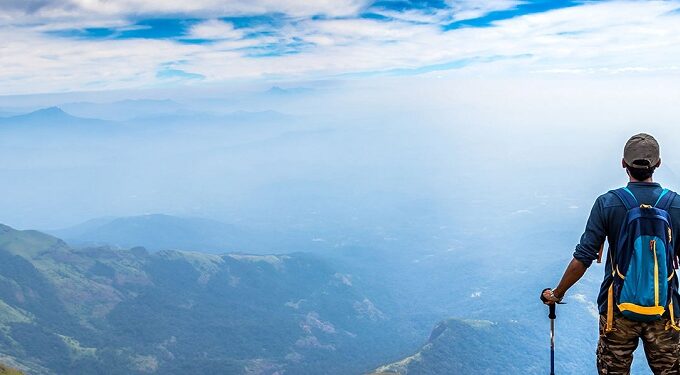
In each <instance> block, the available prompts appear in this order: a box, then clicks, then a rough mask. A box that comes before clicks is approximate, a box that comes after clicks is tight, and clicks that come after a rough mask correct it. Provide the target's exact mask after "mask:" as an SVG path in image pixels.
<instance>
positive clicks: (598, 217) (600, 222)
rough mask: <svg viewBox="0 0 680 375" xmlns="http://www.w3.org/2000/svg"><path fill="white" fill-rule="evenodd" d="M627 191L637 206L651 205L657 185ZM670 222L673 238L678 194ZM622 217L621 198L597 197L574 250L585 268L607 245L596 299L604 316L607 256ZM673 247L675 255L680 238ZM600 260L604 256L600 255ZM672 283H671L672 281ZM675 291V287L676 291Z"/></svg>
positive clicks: (679, 229) (678, 222) (679, 215)
mask: <svg viewBox="0 0 680 375" xmlns="http://www.w3.org/2000/svg"><path fill="white" fill-rule="evenodd" d="M628 189H630V191H632V192H633V195H635V198H637V201H638V202H639V203H640V204H649V205H653V204H654V203H655V202H656V200H657V199H658V198H659V195H660V194H661V191H662V190H663V189H662V188H661V185H659V184H658V183H655V182H630V183H628ZM669 213H670V215H671V221H672V223H671V224H672V226H673V237H675V236H676V235H677V236H680V195H679V196H676V197H675V199H674V200H673V202H672V203H671V208H670V212H669ZM625 217H626V207H625V206H624V205H623V202H621V199H619V197H617V196H616V195H614V193H612V192H608V193H606V194H603V195H600V196H599V197H598V198H597V200H596V201H595V204H594V205H593V209H592V210H591V211H590V217H589V218H588V223H587V224H586V230H585V232H583V235H582V236H581V242H580V243H579V244H578V245H576V251H574V258H576V259H577V260H579V261H581V263H583V264H584V265H585V266H586V267H590V265H591V264H592V263H593V261H594V260H596V259H597V258H598V254H599V252H600V247H601V246H602V244H604V241H605V238H606V239H607V242H608V243H609V246H608V249H607V254H606V255H605V256H606V263H605V268H604V269H605V272H604V280H603V281H602V286H601V287H600V295H599V296H598V298H597V305H598V307H599V310H600V314H606V313H607V292H608V290H609V285H611V282H612V264H611V256H610V254H612V249H616V246H617V244H616V241H617V240H618V238H619V232H620V231H621V224H622V223H623V220H624V219H625ZM673 242H674V246H675V253H676V254H678V247H679V246H678V245H680V237H678V239H677V240H673ZM603 258H604V256H603ZM673 282H675V281H673ZM676 289H677V288H676ZM673 301H674V302H673V305H674V306H680V305H678V292H677V290H676V292H675V294H674V296H673ZM675 315H676V316H677V317H680V308H677V309H675Z"/></svg>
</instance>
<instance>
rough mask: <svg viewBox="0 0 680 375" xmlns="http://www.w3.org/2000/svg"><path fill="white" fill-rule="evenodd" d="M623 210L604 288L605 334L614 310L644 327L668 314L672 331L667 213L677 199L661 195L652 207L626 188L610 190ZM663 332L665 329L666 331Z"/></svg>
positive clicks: (666, 193)
mask: <svg viewBox="0 0 680 375" xmlns="http://www.w3.org/2000/svg"><path fill="white" fill-rule="evenodd" d="M612 193H614V194H616V196H618V197H619V198H620V199H621V201H622V202H623V204H624V206H625V207H626V209H627V210H628V212H627V214H626V219H625V220H624V222H623V224H622V226H621V231H620V233H619V238H618V241H617V248H616V252H615V254H614V255H613V256H612V254H611V252H610V256H611V257H612V259H611V260H612V276H613V281H612V284H611V286H610V287H609V301H608V302H609V305H608V311H607V331H611V330H612V321H613V305H614V304H616V306H617V307H618V309H619V311H620V312H621V314H623V316H624V317H626V318H628V319H631V320H636V321H642V322H649V321H654V320H658V319H661V317H662V316H663V315H664V314H665V313H666V311H667V310H668V312H669V315H670V318H671V321H670V326H671V327H672V328H674V329H680V328H678V327H677V326H676V325H675V317H674V313H673V291H674V290H675V289H676V281H675V268H676V267H675V263H676V258H675V252H674V246H673V233H672V228H673V225H672V222H671V215H670V213H669V209H670V206H671V203H672V202H673V199H674V198H675V197H676V195H677V194H676V193H675V192H672V191H670V190H668V189H664V190H663V191H662V192H661V195H659V198H658V200H657V201H656V203H655V204H654V206H650V205H646V204H639V203H638V201H637V199H636V198H635V195H633V193H632V192H631V191H630V190H629V189H628V188H621V189H617V190H612ZM667 328H668V327H667Z"/></svg>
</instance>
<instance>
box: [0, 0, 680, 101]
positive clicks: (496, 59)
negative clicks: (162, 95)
mask: <svg viewBox="0 0 680 375" xmlns="http://www.w3.org/2000/svg"><path fill="white" fill-rule="evenodd" d="M678 9H680V2H678V1H573V0H559V1H544V0H525V1H516V0H482V1H469V0H419V1H369V0H335V1H330V0H319V1H307V0H285V1H279V0H250V1H231V0H226V1H218V0H193V1H178V0H118V1H106V0H3V1H1V2H0V40H1V41H2V42H0V66H2V70H1V71H0V95H24V94H37V93H63V92H74V91H102V90H115V89H142V88H143V89H148V88H159V87H161V88H167V87H178V86H187V85H190V86H200V85H210V84H225V83H230V84H231V83H243V82H246V83H252V82H278V83H280V82H287V81H296V82H299V81H308V80H328V79H332V80H335V79H340V80H344V79H355V80H356V79H362V78H365V77H370V76H375V75H397V76H400V75H420V74H431V73H433V72H441V71H450V70H465V71H469V72H470V74H481V75H484V74H499V75H501V76H512V75H516V74H521V73H526V74H532V75H534V76H544V75H597V76H609V75H635V74H655V75H663V74H671V75H675V74H677V73H678V71H679V70H680V65H679V64H678V62H677V61H678V57H679V56H680V22H679V21H680V12H679V11H678Z"/></svg>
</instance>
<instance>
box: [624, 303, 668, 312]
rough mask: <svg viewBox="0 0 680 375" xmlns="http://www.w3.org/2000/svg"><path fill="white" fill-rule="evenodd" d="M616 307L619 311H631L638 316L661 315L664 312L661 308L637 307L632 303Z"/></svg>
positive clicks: (663, 308)
mask: <svg viewBox="0 0 680 375" xmlns="http://www.w3.org/2000/svg"><path fill="white" fill-rule="evenodd" d="M618 306H619V310H621V311H631V312H634V313H636V314H640V315H663V313H664V312H665V311H666V308H665V307H663V306H639V305H636V304H634V303H622V304H620V305H618Z"/></svg>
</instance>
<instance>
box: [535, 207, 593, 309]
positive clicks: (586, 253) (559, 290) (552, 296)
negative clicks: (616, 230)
mask: <svg viewBox="0 0 680 375" xmlns="http://www.w3.org/2000/svg"><path fill="white" fill-rule="evenodd" d="M602 200H603V197H600V198H598V199H597V200H596V201H595V204H594V205H593V208H592V210H591V211H590V217H589V218H588V223H587V224H586V230H585V231H584V232H583V235H582V236H581V241H580V242H579V244H578V245H577V246H576V251H574V258H573V259H572V260H571V262H570V263H569V265H568V266H567V269H566V270H565V271H564V275H562V279H561V280H560V283H559V284H558V285H557V287H556V288H555V289H554V290H552V289H547V290H546V291H544V292H543V297H544V298H545V301H544V303H546V304H551V303H555V302H559V301H560V300H561V299H562V297H564V295H565V294H566V293H567V290H569V288H571V287H572V286H573V285H574V284H575V283H576V282H577V281H579V280H580V279H581V277H583V275H584V274H585V273H586V270H587V269H588V267H590V265H591V264H592V263H593V261H594V260H595V259H597V258H598V254H599V252H600V251H599V250H600V248H601V246H602V244H603V243H604V240H605V238H606V229H605V218H604V212H603V211H604V209H603V202H602Z"/></svg>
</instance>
